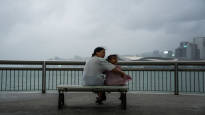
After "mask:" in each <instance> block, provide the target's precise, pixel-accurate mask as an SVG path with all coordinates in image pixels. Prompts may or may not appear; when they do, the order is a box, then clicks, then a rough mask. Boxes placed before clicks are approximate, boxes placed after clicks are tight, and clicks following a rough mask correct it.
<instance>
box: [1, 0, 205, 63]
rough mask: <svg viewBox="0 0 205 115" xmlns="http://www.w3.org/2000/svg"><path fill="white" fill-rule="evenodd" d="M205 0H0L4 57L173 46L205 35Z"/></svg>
mask: <svg viewBox="0 0 205 115" xmlns="http://www.w3.org/2000/svg"><path fill="white" fill-rule="evenodd" d="M204 5H205V0H129V1H125V0H60V1H59V0H43V1H42V0H18V1H14V0H1V1H0V17H1V18H0V25H1V26H0V60H1V59H8V60H44V59H49V58H53V57H56V56H57V57H62V58H66V59H69V58H73V57H75V56H80V57H89V56H90V55H91V54H92V52H93V50H94V48H95V47H97V46H103V47H105V48H106V49H107V52H106V53H107V55H109V54H110V53H115V54H119V55H136V54H141V53H143V52H152V51H153V50H174V49H175V48H177V47H178V45H179V43H180V42H181V41H192V39H193V38H194V37H198V36H205V33H204V32H205V15H204V11H205V7H204Z"/></svg>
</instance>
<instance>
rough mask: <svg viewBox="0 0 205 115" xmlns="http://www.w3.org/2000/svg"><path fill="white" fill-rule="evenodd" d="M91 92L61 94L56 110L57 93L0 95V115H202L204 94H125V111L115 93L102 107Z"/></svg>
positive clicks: (204, 114) (203, 113) (204, 100)
mask: <svg viewBox="0 0 205 115" xmlns="http://www.w3.org/2000/svg"><path fill="white" fill-rule="evenodd" d="M95 97H96V96H95V94H93V93H70V94H69V95H68V94H66V95H65V107H64V109H63V110H60V111H59V110H58V109H57V99H58V94H57V93H47V94H41V93H0V115H205V96H204V95H179V96H175V95H172V94H139V93H132V92H129V93H128V95H127V104H128V105H127V110H126V111H124V110H121V109H120V101H119V99H118V97H119V94H118V93H111V94H108V96H107V101H106V102H105V103H104V104H103V105H97V104H95Z"/></svg>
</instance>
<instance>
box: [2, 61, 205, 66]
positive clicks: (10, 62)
mask: <svg viewBox="0 0 205 115" xmlns="http://www.w3.org/2000/svg"><path fill="white" fill-rule="evenodd" d="M43 62H45V63H46V65H84V64H85V61H49V60H48V61H21V60H0V64H28V65H30V64H36V65H39V64H43ZM118 64H119V65H156V66H157V65H174V64H178V65H205V61H119V62H118Z"/></svg>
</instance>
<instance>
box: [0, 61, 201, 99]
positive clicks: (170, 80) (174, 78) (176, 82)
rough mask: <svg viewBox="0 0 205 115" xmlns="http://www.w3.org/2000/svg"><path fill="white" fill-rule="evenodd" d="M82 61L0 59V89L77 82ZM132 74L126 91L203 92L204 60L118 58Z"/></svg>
mask: <svg viewBox="0 0 205 115" xmlns="http://www.w3.org/2000/svg"><path fill="white" fill-rule="evenodd" d="M84 64H85V62H79V61H76V62H75V61H10V60H0V91H41V92H42V93H45V92H46V91H51V90H56V86H57V85H59V84H68V85H80V84H81V81H82V75H83V67H84ZM118 64H119V65H120V66H121V67H122V69H123V70H124V71H125V72H126V73H127V74H129V75H130V76H131V77H132V80H131V81H129V82H128V84H127V85H128V86H129V90H130V91H148V92H174V94H175V95H178V94H179V92H180V93H205V91H204V88H205V86H204V84H205V80H204V77H205V76H204V75H205V62H204V61H191V62H185V61H172V62H169V61H166V62H165V61H163V62H142V61H139V62H119V63H118Z"/></svg>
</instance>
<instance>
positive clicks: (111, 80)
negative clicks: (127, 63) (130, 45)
mask: <svg viewBox="0 0 205 115" xmlns="http://www.w3.org/2000/svg"><path fill="white" fill-rule="evenodd" d="M107 61H108V62H110V63H112V64H114V65H116V64H117V62H118V57H117V55H109V56H108V57H107ZM116 67H117V68H118V69H120V70H121V68H120V66H118V65H116ZM105 75H106V78H105V85H115V86H116V85H126V83H127V82H128V80H131V77H130V76H129V75H126V76H124V77H123V76H121V75H120V74H118V73H115V72H112V71H108V72H105Z"/></svg>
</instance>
